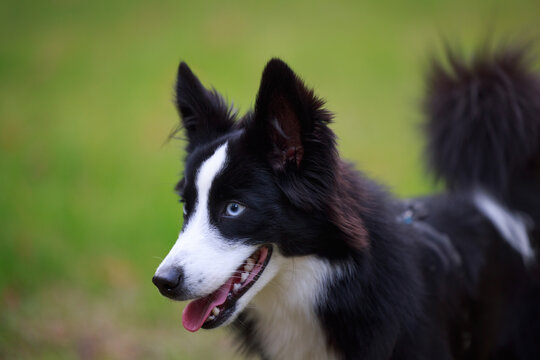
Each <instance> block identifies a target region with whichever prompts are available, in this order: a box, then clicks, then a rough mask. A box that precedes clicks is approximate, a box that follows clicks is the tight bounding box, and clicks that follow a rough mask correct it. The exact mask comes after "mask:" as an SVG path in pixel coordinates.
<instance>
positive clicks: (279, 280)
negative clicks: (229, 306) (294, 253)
mask: <svg viewBox="0 0 540 360" xmlns="http://www.w3.org/2000/svg"><path fill="white" fill-rule="evenodd" d="M341 274H342V272H340V271H339V269H336V268H334V267H332V266H331V265H330V264H329V263H328V262H327V261H325V260H321V259H318V258H316V257H314V256H304V257H299V258H285V257H283V256H281V255H279V254H278V251H277V250H275V251H274V253H273V255H272V258H271V260H270V263H269V264H268V266H267V267H266V269H265V271H264V273H263V274H262V276H261V278H260V279H259V281H257V283H255V284H254V285H253V288H252V289H250V291H249V292H251V291H254V293H256V295H255V296H254V297H253V295H252V297H253V299H252V301H251V304H250V307H251V308H250V310H251V311H252V312H254V316H255V319H254V320H256V321H255V331H256V336H257V339H258V340H259V341H260V342H261V345H262V348H263V349H264V352H265V354H267V355H268V356H269V358H271V359H321V360H322V359H335V358H337V356H336V354H335V353H334V352H333V351H331V349H329V348H328V347H327V346H326V338H325V335H324V333H323V330H322V327H321V324H320V322H319V318H318V317H317V314H316V306H317V304H319V303H321V302H324V301H325V299H326V297H327V296H328V294H327V293H326V288H325V284H327V283H328V282H331V281H334V280H336V279H337V278H339V277H340V276H341ZM261 280H262V281H261ZM266 283H268V284H266ZM265 285H266V286H265ZM254 288H255V289H254ZM261 288H262V289H261ZM246 295H248V294H247V293H246ZM248 301H249V299H247V298H245V295H244V296H243V297H242V298H240V300H239V301H238V303H239V305H240V303H242V306H241V307H242V308H243V307H244V306H245V303H247V302H248ZM248 314H249V313H248Z"/></svg>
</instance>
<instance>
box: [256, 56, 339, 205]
mask: <svg viewBox="0 0 540 360" xmlns="http://www.w3.org/2000/svg"><path fill="white" fill-rule="evenodd" d="M323 105H324V102H323V101H322V100H321V99H319V98H317V97H316V96H315V95H314V93H313V91H312V90H310V89H308V88H307V87H306V86H305V85H304V83H303V82H302V80H300V78H298V77H297V76H296V75H295V73H294V72H293V71H292V70H291V69H290V68H289V67H288V66H287V64H285V63H284V62H283V61H281V60H279V59H272V60H270V62H268V64H267V65H266V68H265V69H264V71H263V75H262V80H261V85H260V88H259V93H258V94H257V100H256V102H255V109H254V112H253V115H252V116H251V117H250V119H249V121H248V122H247V124H246V130H245V139H246V141H247V142H248V144H250V145H249V146H250V147H249V149H248V151H251V152H253V153H257V154H259V155H260V156H262V157H263V158H265V160H266V161H267V162H268V163H269V165H270V166H271V167H272V169H273V170H274V172H275V173H276V174H277V175H278V179H279V185H280V187H281V189H282V190H283V192H284V194H285V195H286V196H287V197H288V198H289V200H290V201H291V203H293V204H295V205H297V206H298V207H301V208H304V209H313V208H321V207H322V206H324V203H325V200H326V199H323V198H322V197H317V196H313V194H314V193H318V194H324V193H328V192H329V189H328V187H329V186H331V185H332V184H333V182H334V180H333V169H334V167H335V164H336V161H337V158H338V156H337V151H336V147H335V136H334V133H333V132H332V131H331V130H330V128H329V127H328V126H327V125H328V123H329V122H330V121H331V119H332V114H331V113H330V112H328V111H327V110H325V109H324V108H323Z"/></svg>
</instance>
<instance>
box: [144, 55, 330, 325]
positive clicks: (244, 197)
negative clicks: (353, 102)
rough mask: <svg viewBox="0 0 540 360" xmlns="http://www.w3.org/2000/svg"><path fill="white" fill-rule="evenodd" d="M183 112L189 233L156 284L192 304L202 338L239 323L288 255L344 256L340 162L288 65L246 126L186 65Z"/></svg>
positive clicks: (317, 109)
mask: <svg viewBox="0 0 540 360" xmlns="http://www.w3.org/2000/svg"><path fill="white" fill-rule="evenodd" d="M176 105H177V108H178V111H179V113H180V116H181V119H182V122H181V128H183V129H184V131H185V135H186V137H187V140H188V142H187V148H186V152H187V157H186V161H185V167H184V174H183V178H182V180H181V181H180V182H179V183H178V185H177V188H176V189H177V192H178V193H179V195H180V197H181V199H182V202H183V205H184V225H183V229H182V231H181V233H180V235H179V237H178V240H177V241H176V243H175V244H174V246H173V247H172V249H171V251H170V252H169V254H168V255H167V257H166V258H165V259H164V260H163V262H162V263H161V265H160V266H159V267H158V269H157V271H156V274H155V276H154V278H153V281H154V283H155V284H156V286H157V287H158V288H159V290H160V292H161V293H162V294H163V295H165V296H167V297H169V298H171V299H175V300H191V299H195V300H193V301H192V302H191V303H189V304H188V305H187V307H186V308H185V310H184V313H183V324H184V327H185V328H186V329H187V330H190V331H196V330H198V329H200V328H201V327H203V328H206V329H210V328H214V327H217V326H220V325H223V324H227V323H229V322H230V321H231V320H233V319H234V318H235V317H236V316H237V315H238V313H239V312H240V311H242V309H244V307H245V306H246V305H247V304H248V302H249V301H250V300H251V299H252V298H253V296H254V295H255V294H256V293H257V292H259V291H260V290H261V289H262V288H263V287H264V286H265V285H266V284H267V283H268V282H269V281H270V280H271V279H272V278H273V277H274V276H275V274H276V273H277V272H278V271H279V268H280V261H281V259H283V257H288V256H299V255H307V254H317V253H322V252H324V253H325V254H326V256H328V254H332V253H333V252H336V251H339V250H338V249H339V245H337V244H331V243H329V236H328V234H329V233H331V232H332V231H334V232H335V220H336V219H337V218H338V217H339V214H335V213H334V212H332V209H334V208H335V207H333V206H332V203H335V202H339V201H340V199H338V198H336V192H335V191H333V190H332V189H334V188H335V185H336V184H335V182H336V180H335V172H336V171H337V170H336V167H338V161H337V154H336V150H335V144H334V134H333V133H332V131H331V130H330V129H329V128H328V126H327V124H328V122H329V121H330V119H331V115H330V113H328V112H327V111H325V110H324V109H322V105H323V102H322V101H321V100H320V99H318V98H317V97H316V96H315V95H314V94H313V92H312V91H311V90H309V89H308V88H306V87H305V85H304V84H303V82H302V81H301V80H300V79H299V78H298V77H297V76H296V75H295V74H294V73H293V71H292V70H291V69H290V68H289V67H288V66H287V65H286V64H285V63H284V62H282V61H281V60H278V59H273V60H271V61H270V62H269V63H268V64H267V66H266V68H265V70H264V72H263V76H262V81H261V84H260V89H259V92H258V95H257V100H256V104H255V108H254V110H253V112H250V113H248V114H246V115H245V116H244V117H242V118H241V119H236V114H235V113H234V112H233V111H232V110H231V109H230V108H228V106H227V105H226V103H225V102H224V101H223V99H222V97H221V96H220V95H219V94H218V93H217V92H216V91H209V90H207V89H206V88H204V87H203V86H202V84H201V83H200V81H199V80H198V79H197V77H196V76H195V75H194V74H193V73H192V72H191V70H190V69H189V68H188V66H187V65H186V64H185V63H181V64H180V68H179V71H178V79H177V84H176Z"/></svg>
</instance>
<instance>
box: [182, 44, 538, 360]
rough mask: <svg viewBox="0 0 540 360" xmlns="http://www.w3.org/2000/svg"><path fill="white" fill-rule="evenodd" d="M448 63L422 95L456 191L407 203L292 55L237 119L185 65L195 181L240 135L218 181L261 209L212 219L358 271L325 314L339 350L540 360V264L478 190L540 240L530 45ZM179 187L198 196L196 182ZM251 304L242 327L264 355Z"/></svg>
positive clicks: (334, 284) (343, 282)
mask: <svg viewBox="0 0 540 360" xmlns="http://www.w3.org/2000/svg"><path fill="white" fill-rule="evenodd" d="M449 59H450V61H449V63H448V64H447V66H442V65H440V64H437V63H435V64H434V66H433V67H432V70H431V73H430V75H429V76H428V84H427V95H426V101H425V109H426V115H427V123H426V127H425V128H426V133H427V138H428V146H427V155H428V158H429V164H430V166H431V168H432V169H434V171H435V173H436V174H437V175H438V176H439V177H440V178H442V179H443V180H444V181H445V182H446V183H447V184H448V187H449V192H447V193H445V194H440V195H435V196H430V197H425V198H420V199H415V200H412V201H410V202H404V201H399V200H396V199H394V198H392V197H390V196H389V195H388V193H387V192H386V191H385V190H384V189H383V188H382V187H381V186H379V185H378V184H376V183H374V182H372V181H370V180H369V179H367V177H365V176H364V175H363V174H361V173H359V172H356V171H355V170H353V168H352V166H351V165H349V164H347V163H346V162H344V161H343V160H341V159H340V158H339V155H338V152H337V149H336V144H335V136H334V134H333V132H332V131H331V130H330V128H329V127H328V123H329V122H330V121H331V120H332V115H331V113H329V112H328V111H326V110H324V109H323V102H322V101H321V100H320V99H319V98H317V97H316V96H315V95H314V93H313V91H312V90H310V89H308V88H307V87H306V86H305V85H304V83H303V82H302V81H301V80H300V79H299V78H298V77H297V76H296V75H295V74H294V73H293V72H292V70H291V69H290V68H289V67H288V66H287V65H286V64H285V63H283V62H282V61H281V60H278V59H274V60H271V61H270V62H269V63H268V65H267V66H266V69H265V70H264V73H263V77H262V82H261V86H260V90H259V93H258V95H257V101H256V104H255V108H254V111H253V112H251V113H249V114H247V115H246V116H244V117H243V118H241V119H239V120H236V115H235V114H234V113H233V112H232V111H231V110H230V109H229V108H228V107H227V105H226V104H225V102H224V101H223V100H222V98H221V97H220V96H219V95H218V93H217V92H215V91H208V90H206V89H205V88H204V87H203V86H202V85H201V83H200V82H199V81H198V80H197V78H196V77H195V76H194V75H193V73H192V72H191V71H190V70H189V68H188V67H187V66H186V65H185V64H184V63H182V64H181V66H180V69H179V76H178V82H177V88H176V90H177V106H178V109H179V112H180V114H181V117H182V120H183V122H182V124H181V126H182V127H183V128H185V130H186V134H187V138H188V140H189V141H188V146H187V153H188V156H187V162H186V170H185V173H186V177H187V178H189V176H190V175H189V174H190V171H191V170H190V169H192V168H193V169H195V168H197V166H196V164H198V163H200V162H201V161H202V160H201V159H203V158H205V156H207V155H205V154H208V153H210V152H211V151H213V150H214V149H215V148H216V147H217V146H219V145H220V144H223V143H224V141H229V147H230V150H229V151H230V159H232V160H230V161H229V165H228V166H230V167H228V168H227V171H228V173H227V174H228V175H226V176H223V177H222V178H224V179H227V178H234V179H237V180H238V179H243V180H242V181H243V183H240V184H236V185H235V186H236V190H235V191H236V193H235V196H238V195H237V194H238V193H242V194H243V195H242V196H243V197H244V199H247V200H246V201H247V202H248V203H249V202H251V203H252V204H255V205H253V207H254V208H256V209H260V210H261V211H260V212H259V213H258V214H253V215H250V216H251V217H246V218H245V219H244V220H243V221H244V222H243V223H242V224H241V225H242V226H238V225H234V224H232V223H229V224H221V225H217V226H220V228H219V229H220V231H221V233H223V234H225V236H233V235H234V236H237V237H242V238H249V239H250V241H252V242H253V243H254V244H266V243H269V244H274V245H275V246H277V248H278V249H279V251H280V253H281V254H283V255H284V256H285V257H293V256H304V255H314V256H316V257H318V258H321V259H326V260H328V261H329V262H330V263H331V264H332V266H335V267H336V268H341V269H347V270H346V271H343V276H342V277H340V278H339V280H337V281H331V282H328V283H326V284H325V287H326V290H327V293H328V294H330V296H328V297H326V299H325V301H320V302H318V304H317V307H316V309H315V312H316V314H317V317H318V319H319V323H320V326H321V328H322V329H323V333H324V339H320V341H324V342H326V343H327V345H328V347H329V349H331V350H332V352H333V353H334V354H337V355H338V356H339V357H341V358H344V359H364V360H366V359H414V360H419V359H426V360H428V359H429V360H431V359H540V268H539V266H538V265H537V263H536V261H535V260H531V259H524V257H523V256H522V254H520V253H518V252H517V251H515V250H514V249H513V248H512V247H511V245H510V244H509V241H508V239H504V238H503V237H502V236H501V234H500V232H499V231H498V230H497V227H496V226H495V225H496V224H495V225H494V223H493V222H492V221H491V220H490V219H489V218H488V217H486V216H485V214H483V213H482V212H481V211H479V208H478V206H477V204H476V203H475V200H474V195H475V192H477V191H479V190H480V189H481V190H482V191H484V192H485V193H487V194H489V196H491V197H492V198H493V199H496V201H498V202H500V204H502V205H503V206H504V207H505V208H507V209H511V212H512V213H514V212H519V213H520V214H524V215H523V216H522V217H521V218H522V219H524V220H523V221H524V223H526V224H527V226H528V228H529V232H528V236H529V240H530V241H531V243H532V247H533V249H538V246H539V239H540V233H539V230H538V229H539V228H538V227H537V226H535V225H536V224H540V183H539V171H538V165H539V160H540V146H539V144H540V77H539V75H538V74H537V73H535V72H534V71H533V70H531V66H530V63H529V62H528V59H527V52H526V51H525V50H523V49H517V50H516V49H508V48H506V49H501V50H498V51H494V52H490V51H487V52H484V53H482V54H480V55H478V56H477V57H476V58H475V59H474V60H473V61H472V62H471V63H468V62H466V61H463V60H460V59H459V58H458V57H457V56H455V55H453V54H450V56H449ZM381 141H384V139H381ZM221 181H224V180H221ZM218 188H227V184H221V185H219V186H218ZM178 189H179V191H180V192H181V193H182V194H183V196H184V197H185V198H186V203H187V205H188V206H189V203H190V202H191V203H193V202H194V200H193V201H190V199H189V196H190V195H189V188H186V187H185V181H183V182H181V183H180V184H179V186H178ZM216 196H218V195H217V194H216ZM188 212H189V211H188ZM404 214H405V215H404ZM216 222H217V220H216ZM510 242H511V241H510ZM249 311H250V309H249V308H248V309H247V310H245V311H244V312H243V313H242V314H241V315H240V316H239V317H238V319H237V321H236V326H235V327H236V329H237V330H238V334H239V335H240V338H241V339H242V340H243V342H244V344H245V349H246V350H247V351H248V352H252V353H256V354H259V355H260V356H261V357H263V358H266V357H268V356H269V355H268V354H269V353H270V352H269V351H268V349H267V348H266V347H265V346H266V345H265V339H264V338H261V337H260V336H258V335H257V334H256V332H255V330H254V329H255V327H256V326H255V325H256V321H257V317H256V315H254V314H249ZM248 314H249V316H248Z"/></svg>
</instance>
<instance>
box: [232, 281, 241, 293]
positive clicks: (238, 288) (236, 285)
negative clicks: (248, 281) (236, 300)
mask: <svg viewBox="0 0 540 360" xmlns="http://www.w3.org/2000/svg"><path fill="white" fill-rule="evenodd" d="M241 287H242V285H241V284H239V283H236V284H234V285H233V291H234V292H235V293H236V292H238V290H240V288H241Z"/></svg>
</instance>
